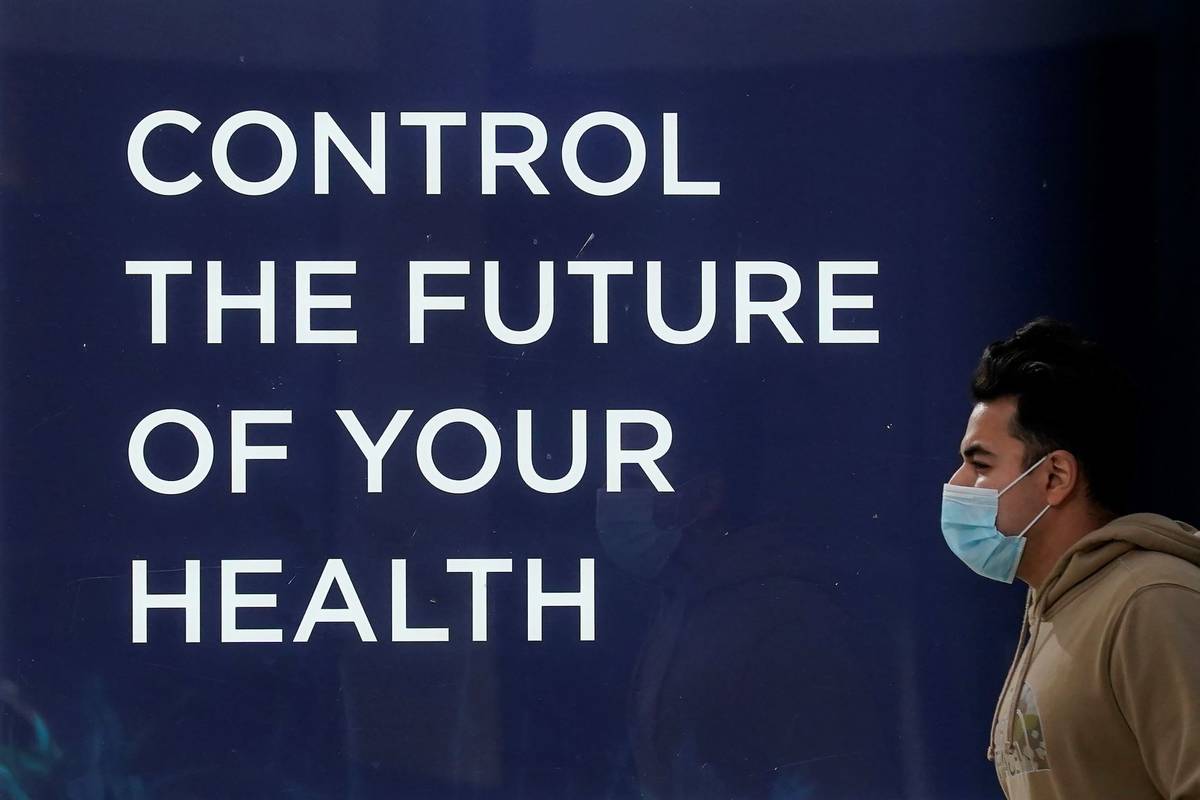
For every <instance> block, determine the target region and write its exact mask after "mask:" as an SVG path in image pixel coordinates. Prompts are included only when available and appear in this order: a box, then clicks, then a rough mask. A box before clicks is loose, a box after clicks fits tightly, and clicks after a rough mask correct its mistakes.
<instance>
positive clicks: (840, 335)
mask: <svg viewBox="0 0 1200 800" xmlns="http://www.w3.org/2000/svg"><path fill="white" fill-rule="evenodd" d="M817 270H818V280H817V318H818V330H819V339H818V341H820V342H821V343H822V344H878V343H879V331H877V330H866V329H863V330H858V329H844V328H838V327H835V326H834V317H833V314H834V311H835V310H837V309H871V308H874V305H875V298H874V296H873V295H869V294H863V295H848V294H838V293H836V292H835V291H834V278H835V277H836V276H839V275H859V276H873V275H877V274H878V273H879V262H877V261H821V262H818V267H817ZM357 271H358V264H357V263H356V262H354V261H297V262H296V265H295V271H294V275H293V280H294V282H295V298H296V303H295V309H296V333H295V341H296V342H297V343H298V344H336V345H351V344H357V343H358V331H357V330H356V329H354V328H337V329H330V328H317V327H314V325H313V311H314V310H316V309H325V310H338V309H340V310H343V311H349V310H350V309H351V307H352V298H351V296H350V295H349V294H324V293H317V292H316V291H314V289H313V285H312V282H313V279H314V278H315V277H318V276H347V277H342V278H341V279H342V280H349V279H350V278H349V277H348V276H353V275H355V274H356V272H357ZM637 272H638V271H636V270H635V268H634V262H633V261H578V260H570V261H567V264H566V274H567V276H568V280H583V281H590V283H591V288H592V342H593V343H594V344H607V343H608V328H609V325H608V322H609V319H608V318H609V289H610V283H612V284H620V285H619V286H617V287H616V288H617V289H618V290H624V289H625V284H624V282H625V281H629V280H631V279H633V280H640V281H641V282H642V283H644V285H645V296H646V321H647V322H648V323H649V325H650V329H651V330H652V331H653V332H654V335H655V336H657V337H658V338H659V339H660V340H662V341H664V342H667V343H668V344H673V345H691V344H696V343H698V342H700V341H702V340H703V339H705V337H707V336H708V335H709V334H710V333H711V332H712V330H713V325H714V322H715V321H716V316H717V262H716V261H711V260H710V261H702V262H701V264H700V293H699V294H700V297H699V306H700V309H699V311H698V312H695V313H694V314H693V315H692V318H694V319H696V322H695V324H693V325H692V326H691V327H690V328H675V327H673V326H672V325H670V324H669V323H668V322H667V320H666V319H665V317H664V316H663V302H662V299H663V295H664V288H663V279H662V262H661V261H647V262H646V268H645V270H644V273H642V274H639V275H637V277H636V278H635V277H634V276H635V274H636V273H637ZM125 274H126V275H134V276H145V277H148V278H149V283H150V341H151V343H153V344H166V343H167V306H168V302H167V300H168V296H167V295H168V292H167V288H168V282H170V283H171V284H176V283H184V284H187V283H189V279H188V278H186V277H182V276H190V275H191V274H192V262H191V261H142V260H138V261H126V262H125ZM475 274H476V275H478V272H476V273H475ZM471 275H472V264H471V262H470V261H410V262H409V263H408V342H409V344H424V343H425V339H426V335H425V327H426V325H425V321H426V316H427V315H428V314H430V313H431V312H438V313H439V314H441V313H445V312H452V311H455V312H457V311H464V310H466V308H467V295H466V294H454V293H446V292H445V289H450V288H453V286H454V284H458V286H459V287H462V285H463V283H465V282H467V280H468V279H470V278H471ZM169 279H170V280H169ZM430 279H432V280H434V281H440V282H441V284H442V287H443V292H442V293H435V292H433V291H431V288H430V287H428V286H427V281H428V280H430ZM733 279H734V302H733V316H734V320H735V325H734V327H735V333H734V336H735V341H736V342H737V343H738V344H749V343H750V331H751V320H752V319H753V318H754V317H761V318H763V319H762V321H763V322H768V321H769V322H770V323H771V324H772V325H773V326H774V328H775V330H776V331H777V332H778V333H779V335H780V337H782V339H783V340H784V341H785V342H787V343H788V344H802V343H803V341H804V340H803V339H801V338H800V334H799V333H797V332H796V329H795V328H794V327H793V326H792V323H791V321H790V320H789V319H788V317H787V313H786V312H787V311H789V310H790V309H791V308H792V307H793V306H795V305H796V303H797V301H799V299H800V288H801V281H800V275H799V273H798V272H797V271H796V270H795V268H793V267H792V266H790V265H788V264H785V263H783V262H781V261H735V262H734V264H733ZM764 279H765V280H766V281H768V282H770V283H771V284H774V285H775V286H776V287H777V286H779V285H780V284H782V286H783V293H782V294H781V295H780V294H777V296H775V297H772V298H769V299H764V298H763V297H761V294H762V288H761V286H760V287H759V291H758V294H759V297H757V298H753V299H752V296H751V295H752V292H751V288H752V283H759V284H761V283H762V282H764ZM555 282H556V280H555V265H554V262H553V261H539V262H538V279H537V284H538V287H537V296H538V312H537V319H536V320H535V321H534V322H533V324H532V325H530V326H529V327H527V328H512V327H509V325H508V324H506V323H505V322H504V319H503V317H502V315H501V313H500V262H499V261H484V262H483V292H482V294H483V316H484V321H485V322H486V323H487V329H488V331H489V332H490V333H491V334H492V336H493V337H494V338H495V339H496V340H497V341H500V342H503V343H504V344H509V345H528V344H533V343H534V342H537V341H539V340H541V339H542V338H543V337H545V336H546V334H547V333H548V332H549V330H550V327H551V325H552V324H553V321H554V316H555V302H554V301H555V289H554V287H555ZM204 283H205V288H204V289H203V290H202V291H203V292H204V294H205V299H206V308H207V314H206V316H207V321H208V343H209V344H221V343H222V342H223V325H222V322H223V320H224V315H225V314H226V313H227V312H230V311H239V312H246V311H250V312H254V313H257V314H258V321H259V339H258V340H259V343H260V344H274V343H275V340H276V331H275V307H276V292H275V262H274V261H260V262H259V291H258V293H257V294H227V293H226V292H225V290H224V287H223V281H222V264H221V262H220V261H209V262H208V263H207V265H206V274H205V280H204ZM447 284H450V285H449V286H447ZM182 288H184V289H185V290H186V288H188V287H186V286H185V287H182ZM467 288H472V289H477V287H475V286H471V287H467ZM639 288H640V287H639ZM669 288H670V287H668V289H669ZM460 290H461V289H460ZM193 291H195V289H193ZM676 291H678V290H676ZM469 294H471V295H473V299H472V302H473V303H474V302H477V299H478V294H479V292H478V291H472V292H470V293H469Z"/></svg>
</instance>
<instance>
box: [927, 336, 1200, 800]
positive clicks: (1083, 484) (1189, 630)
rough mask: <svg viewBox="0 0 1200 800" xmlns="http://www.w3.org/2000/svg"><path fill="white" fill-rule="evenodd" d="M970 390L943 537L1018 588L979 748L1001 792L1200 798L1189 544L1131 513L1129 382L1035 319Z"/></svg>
mask: <svg viewBox="0 0 1200 800" xmlns="http://www.w3.org/2000/svg"><path fill="white" fill-rule="evenodd" d="M971 388H972V393H973V396H974V399H975V406H974V408H973V409H972V411H971V415H970V418H969V419H968V421H967V429H966V434H965V435H964V437H963V440H962V444H961V454H962V460H963V463H962V466H960V467H959V468H958V470H957V471H956V472H955V473H954V475H953V477H952V478H951V479H950V482H949V483H947V484H946V485H945V487H944V489H943V498H942V531H943V534H944V536H945V539H946V542H947V544H948V545H949V546H950V548H951V550H953V551H954V552H955V554H956V555H958V556H959V557H960V558H961V559H962V560H963V561H964V562H965V563H966V564H967V565H968V566H970V567H971V568H972V569H974V570H975V571H976V572H978V573H979V574H981V575H984V576H986V577H989V578H994V579H996V580H1000V581H1004V582H1008V583H1011V582H1012V580H1013V578H1014V577H1017V578H1020V579H1021V580H1022V581H1024V582H1025V583H1026V584H1028V585H1029V595H1028V601H1027V605H1026V617H1025V624H1024V626H1023V628H1022V631H1021V636H1020V640H1019V642H1018V645H1017V653H1016V656H1015V657H1014V659H1013V663H1012V666H1011V667H1010V669H1009V674H1008V678H1007V679H1006V680H1005V683H1004V688H1003V690H1002V692H1001V695H1000V699H999V702H998V704H997V706H996V712H995V716H994V718H993V723H992V729H991V746H990V747H989V748H988V757H989V758H990V759H992V760H993V761H994V762H995V768H996V774H997V776H998V777H999V779H1000V784H1001V786H1002V788H1003V790H1004V794H1005V796H1006V797H1008V798H1010V800H1014V799H1015V798H1022V799H1024V798H1029V800H1042V799H1043V798H1056V799H1057V800H1095V799H1096V798H1113V799H1114V800H1116V799H1118V798H1119V800H1143V798H1144V799H1145V800H1151V798H1156V799H1157V798H1169V799H1170V800H1198V799H1200V535H1198V534H1197V531H1196V529H1195V528H1194V527H1192V526H1191V525H1188V524H1186V523H1183V522H1177V521H1173V520H1171V519H1169V518H1167V517H1164V516H1161V515H1158V514H1149V513H1135V514H1131V513H1128V511H1129V508H1128V502H1129V500H1128V495H1129V488H1130V483H1131V480H1130V474H1131V470H1132V468H1133V467H1134V466H1135V465H1134V462H1133V449H1134V448H1133V441H1134V430H1133V420H1134V400H1133V392H1132V389H1131V384H1130V383H1129V381H1128V379H1127V378H1125V377H1124V376H1123V374H1122V373H1121V372H1120V370H1119V369H1118V368H1117V367H1116V366H1115V364H1114V363H1113V362H1112V361H1111V360H1110V359H1109V358H1108V357H1107V356H1106V355H1105V354H1104V353H1103V352H1102V351H1101V350H1100V349H1099V348H1098V347H1097V346H1096V345H1095V344H1094V343H1092V342H1089V341H1086V340H1084V339H1082V338H1081V337H1080V336H1079V335H1078V334H1077V333H1076V332H1075V331H1074V330H1073V329H1072V328H1071V327H1070V326H1068V325H1066V324H1064V323H1061V322H1056V321H1054V320H1050V319H1047V318H1044V317H1043V318H1039V319H1037V320H1034V321H1033V322H1031V323H1029V324H1027V325H1025V326H1024V327H1023V328H1021V329H1020V330H1018V331H1017V332H1016V334H1014V335H1013V336H1012V337H1011V338H1009V339H1007V340H1005V341H1001V342H995V343H993V344H991V345H989V346H988V347H987V349H986V350H985V351H984V353H983V357H982V359H981V361H980V363H979V366H978V367H977V369H976V371H975V375H974V378H973V380H972V386H971ZM1185 457H1187V456H1185Z"/></svg>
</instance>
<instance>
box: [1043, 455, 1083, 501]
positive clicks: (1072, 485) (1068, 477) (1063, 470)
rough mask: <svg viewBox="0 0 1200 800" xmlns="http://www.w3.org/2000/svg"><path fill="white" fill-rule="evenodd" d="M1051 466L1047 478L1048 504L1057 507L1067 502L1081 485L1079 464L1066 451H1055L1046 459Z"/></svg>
mask: <svg viewBox="0 0 1200 800" xmlns="http://www.w3.org/2000/svg"><path fill="white" fill-rule="evenodd" d="M1046 463H1047V464H1049V465H1050V471H1049V475H1048V476H1047V477H1046V484H1047V486H1046V502H1047V503H1049V504H1050V505H1052V506H1057V505H1059V504H1060V503H1063V502H1065V501H1066V500H1067V499H1068V498H1070V497H1071V495H1072V493H1073V492H1075V490H1076V488H1078V486H1079V485H1080V479H1081V476H1080V474H1079V462H1078V461H1076V460H1075V456H1073V455H1071V453H1069V452H1068V451H1066V450H1054V451H1051V453H1050V454H1049V455H1048V456H1047V457H1046Z"/></svg>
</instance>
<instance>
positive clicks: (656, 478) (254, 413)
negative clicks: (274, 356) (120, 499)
mask: <svg viewBox="0 0 1200 800" xmlns="http://www.w3.org/2000/svg"><path fill="white" fill-rule="evenodd" d="M412 414H413V412H412V410H411V409H399V410H397V411H396V413H395V414H393V415H392V419H391V421H390V422H388V424H387V427H386V428H385V429H384V430H383V432H382V433H380V434H379V435H378V436H376V437H375V438H372V437H371V435H370V434H368V433H367V432H366V430H365V429H364V428H363V426H362V423H360V422H359V421H358V417H357V416H356V415H355V413H354V412H353V411H350V410H345V409H343V410H339V411H338V412H337V415H338V419H340V420H341V421H342V424H343V425H344V426H345V427H346V430H347V431H348V432H349V434H350V437H351V438H352V439H353V440H354V443H355V444H356V445H358V448H359V450H360V451H361V452H362V454H363V457H364V458H365V459H366V462H367V491H368V492H369V493H379V492H382V491H383V458H384V456H386V455H387V453H388V451H389V450H390V449H391V447H392V444H393V443H394V442H395V441H396V437H397V436H399V435H400V431H401V429H402V428H403V427H404V425H405V423H407V422H408V420H409V418H410V417H411V416H412ZM291 422H292V412H291V410H290V409H245V410H241V409H235V410H233V411H231V412H230V431H231V433H230V462H231V470H230V471H231V475H230V492H231V493H232V494H244V493H245V492H246V465H247V463H248V462H250V461H283V460H286V459H287V455H288V450H287V445H283V444H270V445H264V444H249V443H248V441H247V440H248V439H249V435H248V431H249V428H250V426H251V425H290V424H291ZM452 424H461V425H466V426H467V427H469V428H470V429H472V430H473V431H474V432H475V433H476V434H478V436H479V439H480V441H482V442H483V446H484V456H483V463H482V464H481V465H480V467H479V469H478V470H477V471H476V472H475V474H474V475H471V476H470V477H467V478H451V477H449V476H447V475H446V474H445V473H444V472H442V470H441V469H439V468H438V465H437V463H436V462H435V461H434V459H433V443H434V440H435V439H436V438H437V436H438V434H439V433H440V432H441V431H442V430H443V429H444V428H445V427H446V426H448V425H452ZM164 425H181V426H183V427H184V428H185V429H186V430H187V431H188V432H189V433H190V434H191V435H192V438H193V439H194V440H195V442H196V460H195V463H194V464H193V465H192V468H191V469H190V470H189V471H188V474H187V475H184V476H183V477H182V478H173V479H172V478H163V477H161V476H159V475H158V474H156V473H155V472H154V471H153V470H152V469H151V468H150V465H149V464H148V463H147V462H146V443H147V441H148V440H149V438H150V436H151V434H153V433H154V432H155V431H156V430H158V429H159V428H161V427H162V426H164ZM627 425H648V426H650V427H651V428H653V429H654V434H655V440H654V442H653V443H652V444H651V445H650V446H649V447H647V448H644V449H633V450H631V449H628V448H625V447H623V446H622V444H621V432H622V429H623V428H624V427H625V426H627ZM671 439H672V432H671V423H670V422H669V421H668V420H667V418H666V417H664V416H663V415H662V414H659V413H658V412H657V411H650V410H648V409H619V410H609V411H607V412H606V413H605V448H604V449H605V453H604V455H605V458H606V466H607V478H608V480H607V485H606V488H607V491H610V492H619V491H621V467H622V465H624V464H633V465H635V466H638V467H640V468H641V469H642V471H643V472H644V473H645V474H646V477H647V478H649V479H650V482H651V483H652V484H653V485H654V488H656V489H657V490H658V491H660V492H673V491H675V490H674V488H673V487H672V486H671V484H670V482H669V481H668V480H667V477H666V476H665V475H663V473H662V470H660V469H659V468H658V464H657V463H656V462H657V460H658V459H660V458H662V457H663V456H664V455H666V452H667V450H668V449H670V447H671ZM416 450H417V467H418V468H419V469H420V470H421V474H422V475H423V476H424V477H425V479H426V480H427V481H428V482H429V483H430V485H432V486H434V487H435V488H437V489H440V490H441V491H443V492H446V493H448V494H469V493H470V492H474V491H477V490H479V489H482V488H483V487H485V486H487V484H488V483H489V482H490V481H491V480H492V478H493V477H494V476H495V475H496V471H497V470H498V469H499V468H500V460H501V452H502V446H501V444H500V434H499V433H498V432H497V431H496V426H495V425H493V424H492V423H491V421H490V420H489V419H488V418H487V417H485V416H484V415H482V414H480V413H479V412H478V411H472V410H471V409H468V408H451V409H447V410H445V411H442V412H439V413H437V414H435V415H433V417H431V418H430V419H429V420H428V421H427V422H426V423H425V424H424V426H422V428H421V432H420V434H418V436H417V443H416ZM212 464H213V438H212V434H211V433H209V430H208V427H207V426H206V425H205V424H204V422H203V421H202V420H201V419H200V418H199V417H197V416H196V415H195V414H192V413H190V412H187V411H183V410H181V409H177V408H164V409H160V410H158V411H155V412H152V413H151V414H148V415H147V416H146V417H144V418H143V419H142V421H141V422H139V423H138V424H137V426H136V427H135V428H134V429H133V433H132V434H131V435H130V437H129V467H130V469H132V470H133V474H134V476H135V477H136V478H137V479H138V481H139V482H141V484H142V485H143V486H145V487H146V488H147V489H149V490H151V491H153V492H157V493H158V494H184V493H185V492H190V491H191V490H192V489H195V488H196V487H197V486H199V485H200V484H201V483H202V482H203V481H204V479H205V478H206V477H208V474H209V472H210V471H211V470H212ZM517 467H518V469H519V470H520V473H521V478H522V479H523V480H524V481H525V484H526V485H527V486H528V487H529V488H531V489H533V490H535V491H538V492H541V493H543V494H559V493H562V492H566V491H569V490H570V489H573V488H575V486H576V485H578V483H579V481H580V480H581V479H582V478H583V475H584V471H585V470H586V468H587V411H586V410H584V409H573V410H572V411H571V466H570V468H569V469H568V470H567V472H566V474H565V475H563V476H562V477H558V478H545V477H543V476H542V475H540V474H539V473H538V472H537V469H536V468H535V467H534V458H533V412H532V411H530V410H529V409H519V410H518V411H517Z"/></svg>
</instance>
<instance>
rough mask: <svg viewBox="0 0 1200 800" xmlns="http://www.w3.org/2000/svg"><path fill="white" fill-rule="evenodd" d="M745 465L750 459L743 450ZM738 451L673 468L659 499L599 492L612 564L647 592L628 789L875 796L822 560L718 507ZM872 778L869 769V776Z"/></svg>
mask: <svg viewBox="0 0 1200 800" xmlns="http://www.w3.org/2000/svg"><path fill="white" fill-rule="evenodd" d="M746 452H748V453H749V455H748V456H743V457H749V458H754V457H756V454H755V452H754V450H753V448H747V450H746ZM737 458H738V456H737V455H728V457H727V455H726V454H721V453H715V454H710V457H709V458H707V460H705V461H703V462H701V461H697V460H694V459H693V458H690V457H685V458H682V459H681V460H680V462H679V463H680V464H687V465H688V466H687V468H686V469H683V470H681V471H677V472H672V474H673V475H676V474H680V473H685V474H687V475H688V476H689V477H687V478H686V480H679V481H677V482H676V485H675V491H674V492H673V493H659V492H657V491H656V490H654V489H652V488H641V489H639V488H634V487H627V488H623V489H622V491H621V492H614V493H607V492H604V491H603V490H601V491H600V492H598V494H597V528H598V533H599V535H600V541H601V544H602V546H603V548H604V550H605V552H606V553H607V554H608V556H609V557H610V559H611V560H612V562H613V563H614V564H615V565H617V566H618V567H620V568H622V569H623V570H625V571H626V572H628V573H630V574H633V575H636V576H638V577H640V578H641V579H643V580H650V581H653V582H654V583H655V585H656V586H657V587H658V588H659V590H660V591H659V607H658V613H657V615H656V617H655V619H654V621H653V622H652V623H651V625H650V628H649V629H648V631H647V633H646V636H645V641H644V644H643V646H642V648H641V651H640V653H639V654H638V658H637V664H636V667H635V669H634V674H633V677H632V686H631V693H630V699H629V716H630V745H631V748H632V756H633V761H634V766H635V768H636V773H637V781H638V791H639V792H640V793H641V796H642V797H645V798H652V799H653V800H709V798H723V799H724V798H730V797H738V798H772V797H789V798H793V797H795V798H798V797H819V798H823V799H824V798H828V799H829V800H837V798H847V800H849V799H850V798H854V800H862V798H865V797H872V798H878V797H881V795H879V794H877V793H874V792H872V791H871V790H870V789H869V788H868V787H869V785H870V781H871V780H874V777H873V774H876V775H877V774H878V769H876V767H877V766H878V765H879V764H880V763H881V762H880V760H879V759H878V758H877V754H878V750H879V748H880V747H881V745H877V744H874V743H877V742H878V737H879V735H880V734H881V733H882V731H881V730H880V728H881V726H878V725H873V724H872V723H873V717H872V714H873V713H874V712H873V710H872V709H873V708H875V707H876V706H873V704H872V701H871V700H870V699H869V698H870V696H871V693H872V687H871V685H870V682H869V681H868V679H867V678H866V675H865V671H866V670H865V668H864V667H863V664H864V662H865V661H866V654H865V653H864V652H862V649H861V648H856V647H855V646H854V644H853V643H854V642H855V641H856V640H857V638H858V636H859V634H860V631H861V629H860V628H859V627H857V626H856V625H855V624H854V623H853V622H852V621H851V618H850V617H849V615H848V614H847V612H846V611H844V610H843V609H842V608H841V607H839V605H838V604H837V603H836V602H835V601H834V599H833V595H834V593H835V592H834V591H833V587H832V585H831V584H832V580H831V579H830V578H829V570H827V569H824V568H823V564H824V563H825V562H826V561H827V558H823V557H822V556H821V554H820V553H818V552H816V550H817V548H814V547H813V546H812V545H811V540H808V539H806V537H802V536H800V535H798V533H797V532H796V531H795V530H791V529H789V528H788V526H785V525H780V524H777V523H774V522H758V523H755V524H742V523H739V522H738V520H737V519H736V516H737V515H736V514H734V513H731V511H730V504H731V499H733V498H735V497H737V496H738V495H739V491H740V490H739V489H737V488H735V487H731V480H735V478H734V477H733V473H734V472H736V471H737V470H739V469H744V470H745V474H747V475H749V476H751V477H750V480H753V477H752V476H753V475H754V474H755V473H754V471H753V468H752V467H753V465H749V464H739V463H737ZM873 770H874V773H873Z"/></svg>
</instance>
